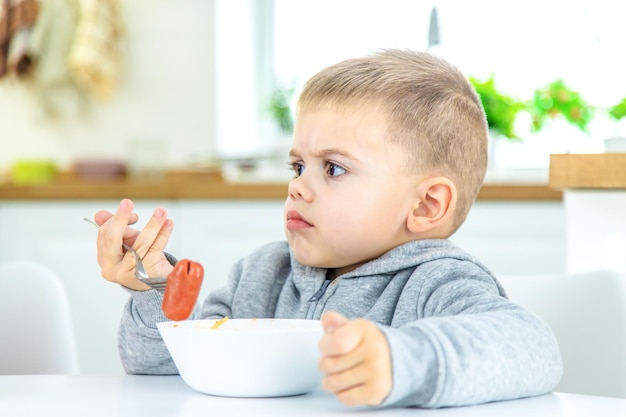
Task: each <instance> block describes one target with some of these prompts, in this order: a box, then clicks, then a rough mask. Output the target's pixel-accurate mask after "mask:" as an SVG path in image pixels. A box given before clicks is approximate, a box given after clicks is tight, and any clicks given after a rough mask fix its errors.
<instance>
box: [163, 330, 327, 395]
mask: <svg viewBox="0 0 626 417" xmlns="http://www.w3.org/2000/svg"><path fill="white" fill-rule="evenodd" d="M217 322H218V320H185V321H178V322H176V321H168V322H162V323H158V324H157V327H158V329H159V332H160V333H161V336H162V337H163V340H164V341H165V345H166V346H167V349H168V350H169V352H170V354H171V355H172V358H173V360H174V363H175V364H176V367H177V368H178V372H179V373H180V375H181V377H182V378H183V380H184V381H185V382H186V383H187V384H188V385H189V386H190V387H192V388H193V389H195V390H197V391H200V392H202V393H205V394H211V395H219V396H226V397H284V396H291V395H300V394H305V393H307V392H310V391H312V390H314V389H315V388H316V387H317V386H319V384H320V382H321V380H322V373H321V372H320V371H319V369H318V367H317V363H318V360H319V358H320V353H319V350H318V343H319V340H320V338H321V337H322V333H323V330H322V325H321V323H320V321H319V320H296V319H229V320H226V321H224V322H223V323H222V324H221V325H219V327H217V328H215V329H211V327H212V326H213V325H215V324H216V323H217Z"/></svg>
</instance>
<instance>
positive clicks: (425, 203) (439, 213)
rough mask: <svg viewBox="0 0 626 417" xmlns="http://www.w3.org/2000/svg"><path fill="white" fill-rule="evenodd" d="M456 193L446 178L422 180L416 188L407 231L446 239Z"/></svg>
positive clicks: (451, 183)
mask: <svg viewBox="0 0 626 417" xmlns="http://www.w3.org/2000/svg"><path fill="white" fill-rule="evenodd" d="M456 199H457V191H456V186H455V185H454V183H453V182H452V181H451V180H450V179H448V178H446V177H433V178H427V179H425V180H423V181H422V182H421V183H420V184H419V185H418V188H417V198H416V201H415V205H414V206H413V209H412V210H411V213H409V216H408V218H407V227H408V229H409V231H411V232H412V233H416V234H429V233H431V232H432V237H447V234H446V233H447V230H448V228H449V226H450V220H451V219H452V217H453V215H454V210H455V207H456Z"/></svg>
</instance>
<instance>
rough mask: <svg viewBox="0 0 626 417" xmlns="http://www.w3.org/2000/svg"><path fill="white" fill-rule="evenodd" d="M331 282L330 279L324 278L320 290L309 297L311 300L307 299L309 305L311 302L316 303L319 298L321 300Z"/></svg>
mask: <svg viewBox="0 0 626 417" xmlns="http://www.w3.org/2000/svg"><path fill="white" fill-rule="evenodd" d="M331 282H333V280H332V279H329V278H326V279H325V280H324V282H323V283H322V286H321V287H320V289H319V290H317V291H316V292H315V294H313V295H312V296H311V298H309V303H312V302H313V301H318V300H319V299H320V298H322V297H323V296H324V294H325V293H326V289H327V288H328V286H329V285H330V283H331Z"/></svg>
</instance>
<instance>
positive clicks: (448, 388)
mask: <svg viewBox="0 0 626 417" xmlns="http://www.w3.org/2000/svg"><path fill="white" fill-rule="evenodd" d="M461 264H462V265H460V264H459V263H456V262H452V263H451V262H447V263H446V262H431V263H429V264H428V265H427V266H426V265H423V266H422V267H420V268H418V270H417V271H416V273H415V274H419V275H420V276H426V277H428V278H426V279H419V278H417V277H413V278H416V279H415V280H414V282H417V281H420V284H419V285H417V284H416V287H415V291H416V292H417V294H418V299H417V305H416V308H417V317H419V318H420V319H419V320H416V321H413V322H410V323H408V324H406V325H403V326H401V327H398V328H391V327H385V326H381V330H382V331H383V332H384V334H385V336H386V337H387V340H388V342H389V345H390V349H391V360H392V368H393V388H392V391H391V393H390V394H389V396H388V397H387V398H386V399H385V401H384V403H383V404H382V406H383V407H385V406H395V407H398V406H404V407H407V406H416V407H425V408H437V407H446V406H463V405H472V404H480V403H485V402H490V401H499V400H507V399H515V398H522V397H529V396H535V395H540V394H544V393H546V392H549V391H551V390H552V389H554V387H555V386H556V385H557V384H558V382H559V380H560V378H561V375H562V361H561V356H560V352H559V347H558V344H557V341H556V338H555V336H554V333H553V331H552V329H551V328H550V327H549V326H548V324H547V323H546V322H544V321H543V320H542V319H541V318H540V317H539V316H537V315H536V314H534V313H532V312H530V311H528V310H525V309H523V308H522V307H520V306H518V305H516V304H514V303H512V302H510V301H509V300H508V299H507V298H506V296H505V294H504V292H503V291H501V289H500V287H499V284H497V283H496V281H495V280H494V278H492V277H491V276H490V275H489V274H487V273H486V272H485V271H484V270H483V269H481V268H480V267H478V266H477V265H475V264H472V263H470V262H461ZM407 290H411V289H410V288H405V291H407Z"/></svg>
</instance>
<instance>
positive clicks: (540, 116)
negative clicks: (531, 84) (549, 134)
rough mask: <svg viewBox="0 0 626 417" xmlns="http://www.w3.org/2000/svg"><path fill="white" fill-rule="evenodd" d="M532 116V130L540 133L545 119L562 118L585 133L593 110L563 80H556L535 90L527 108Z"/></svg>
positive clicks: (592, 115)
mask: <svg viewBox="0 0 626 417" xmlns="http://www.w3.org/2000/svg"><path fill="white" fill-rule="evenodd" d="M528 110H529V112H530V114H531V116H532V129H533V131H534V132H538V131H540V130H541V129H542V128H543V126H544V125H545V123H546V120H547V119H554V118H556V117H559V116H561V117H564V118H565V120H567V121H568V122H569V123H571V124H573V125H574V126H577V127H578V128H579V129H580V130H582V131H583V132H587V126H588V125H589V122H590V121H591V120H592V119H593V117H594V108H593V106H591V105H590V104H589V103H588V102H587V101H586V100H585V99H583V97H582V96H581V94H580V93H579V92H577V91H575V90H573V89H571V88H570V87H569V86H568V85H567V84H565V82H564V81H563V80H556V81H553V82H551V83H550V84H548V85H547V86H545V87H543V88H539V89H537V90H535V94H534V97H533V99H532V101H531V103H530V104H529V106H528Z"/></svg>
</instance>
